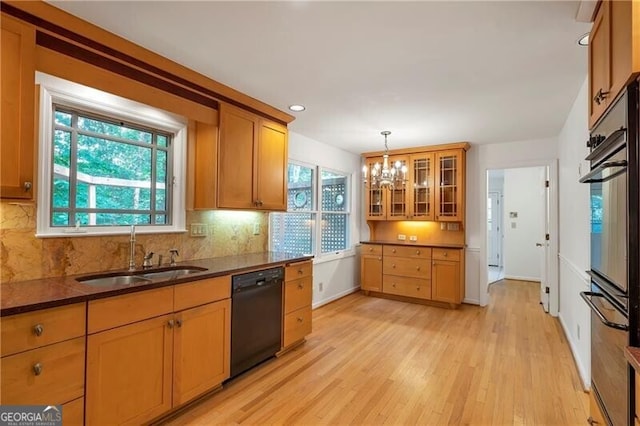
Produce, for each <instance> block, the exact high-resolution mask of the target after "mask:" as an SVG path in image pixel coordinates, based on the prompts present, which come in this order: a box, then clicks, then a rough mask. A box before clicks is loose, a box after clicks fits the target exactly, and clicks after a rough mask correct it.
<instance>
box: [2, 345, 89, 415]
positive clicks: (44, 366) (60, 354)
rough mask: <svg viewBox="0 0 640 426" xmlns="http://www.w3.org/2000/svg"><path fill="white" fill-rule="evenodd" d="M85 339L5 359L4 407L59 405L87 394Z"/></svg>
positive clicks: (3, 380)
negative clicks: (85, 383) (85, 392)
mask: <svg viewBox="0 0 640 426" xmlns="http://www.w3.org/2000/svg"><path fill="white" fill-rule="evenodd" d="M84 342H85V338H84V337H77V338H75V339H72V340H67V341H65V342H61V343H56V344H53V345H49V346H45V347H42V348H38V349H32V350H30V351H26V352H22V353H19V354H16V355H10V356H6V357H4V358H2V361H1V364H2V379H1V380H2V401H1V402H2V404H16V405H24V404H47V405H58V404H62V403H65V402H68V401H71V400H73V399H76V398H79V397H81V396H82V395H83V394H84V351H85V349H84V346H85V345H84Z"/></svg>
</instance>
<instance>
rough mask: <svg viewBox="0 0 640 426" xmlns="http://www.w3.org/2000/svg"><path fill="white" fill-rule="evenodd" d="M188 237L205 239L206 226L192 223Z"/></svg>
mask: <svg viewBox="0 0 640 426" xmlns="http://www.w3.org/2000/svg"><path fill="white" fill-rule="evenodd" d="M189 235H190V236H192V237H206V236H207V224H206V223H192V224H191V228H190V230H189Z"/></svg>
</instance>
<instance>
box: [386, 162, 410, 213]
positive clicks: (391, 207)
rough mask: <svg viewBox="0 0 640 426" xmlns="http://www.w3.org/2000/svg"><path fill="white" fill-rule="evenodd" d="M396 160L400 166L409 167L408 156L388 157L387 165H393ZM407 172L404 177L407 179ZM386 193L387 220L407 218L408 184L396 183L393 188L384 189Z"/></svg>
mask: <svg viewBox="0 0 640 426" xmlns="http://www.w3.org/2000/svg"><path fill="white" fill-rule="evenodd" d="M397 162H399V163H400V165H401V167H402V166H405V167H407V168H408V167H409V165H408V163H409V159H408V157H404V156H403V157H398V156H395V157H390V158H389V167H393V165H394V164H396V163H397ZM408 178H409V176H408V173H407V175H406V176H405V179H408ZM385 191H387V193H388V197H389V201H388V204H387V207H388V209H387V220H407V219H408V218H409V191H408V185H407V184H404V185H397V186H394V187H393V189H385Z"/></svg>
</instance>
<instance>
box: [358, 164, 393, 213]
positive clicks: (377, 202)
mask: <svg viewBox="0 0 640 426" xmlns="http://www.w3.org/2000/svg"><path fill="white" fill-rule="evenodd" d="M376 163H379V164H380V167H382V157H376V158H367V159H366V161H365V164H366V165H367V167H368V168H369V170H371V169H373V166H374V164H376ZM368 178H369V182H367V184H366V185H365V187H364V192H365V201H364V202H365V214H366V216H367V220H385V219H386V216H387V209H386V201H387V199H386V196H385V194H384V191H386V189H382V188H371V187H370V181H371V176H370V175H369V176H368Z"/></svg>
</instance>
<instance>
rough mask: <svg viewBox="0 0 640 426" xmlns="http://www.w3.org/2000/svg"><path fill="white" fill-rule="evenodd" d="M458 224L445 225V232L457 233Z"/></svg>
mask: <svg viewBox="0 0 640 426" xmlns="http://www.w3.org/2000/svg"><path fill="white" fill-rule="evenodd" d="M459 230H460V224H459V223H447V231H459Z"/></svg>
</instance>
